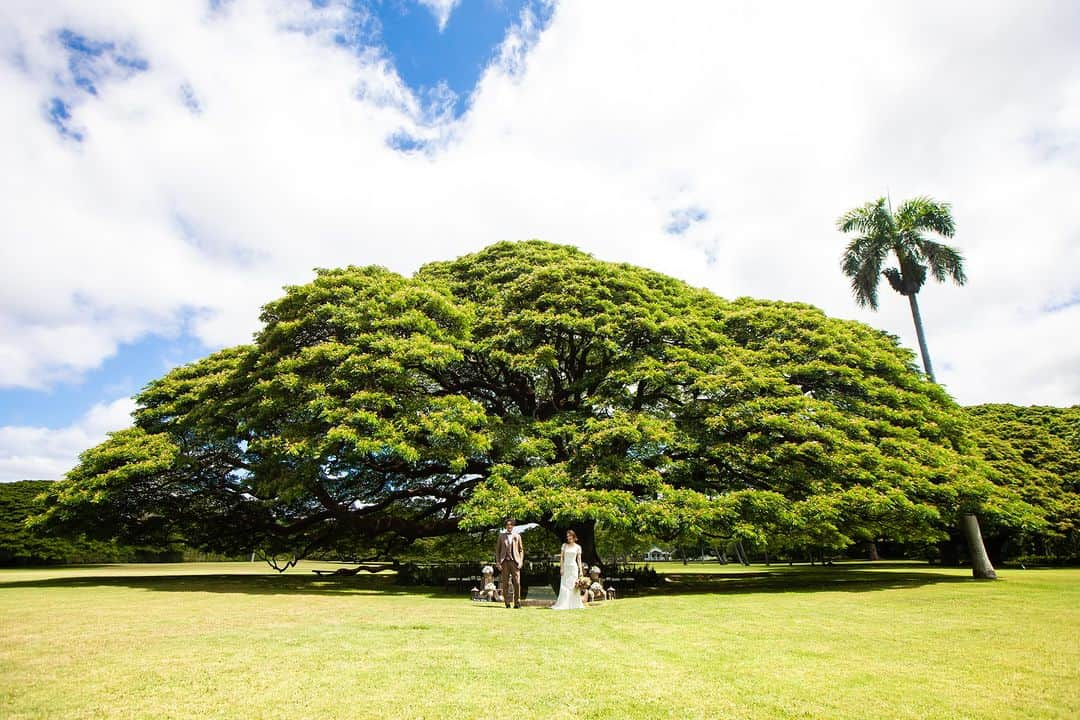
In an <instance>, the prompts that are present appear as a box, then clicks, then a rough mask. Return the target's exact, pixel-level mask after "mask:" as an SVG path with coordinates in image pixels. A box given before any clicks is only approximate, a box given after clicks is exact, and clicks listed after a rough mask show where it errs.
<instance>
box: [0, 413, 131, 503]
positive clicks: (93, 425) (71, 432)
mask: <svg viewBox="0 0 1080 720" xmlns="http://www.w3.org/2000/svg"><path fill="white" fill-rule="evenodd" d="M134 409H135V403H134V402H133V401H132V400H131V399H130V398H120V399H119V400H114V401H113V402H111V403H107V404H98V405H95V406H93V407H92V408H90V410H89V411H88V412H87V413H86V414H85V415H83V416H82V417H81V418H79V420H78V421H77V422H75V423H74V424H72V425H70V426H68V427H65V428H59V429H53V428H45V427H21V426H13V425H7V426H3V427H0V482H10V481H13V480H59V479H60V478H62V477H63V476H64V474H65V473H67V471H68V470H71V469H72V468H73V467H74V466H75V463H76V462H77V458H78V455H79V453H81V452H82V451H83V450H85V449H86V448H89V447H92V446H94V445H97V444H98V443H100V442H101V441H102V440H104V439H105V435H106V433H109V432H112V431H114V430H122V429H123V428H125V427H128V426H130V425H131V412H132V411H133V410H134Z"/></svg>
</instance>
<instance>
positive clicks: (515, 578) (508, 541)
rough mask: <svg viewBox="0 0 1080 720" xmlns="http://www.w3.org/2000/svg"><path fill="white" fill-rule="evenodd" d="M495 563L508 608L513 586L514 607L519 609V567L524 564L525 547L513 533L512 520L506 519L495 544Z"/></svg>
mask: <svg viewBox="0 0 1080 720" xmlns="http://www.w3.org/2000/svg"><path fill="white" fill-rule="evenodd" d="M495 563H496V564H497V565H498V566H499V568H500V569H501V571H502V593H503V601H504V602H505V603H506V607H508V608H509V607H510V586H511V584H512V585H513V586H514V607H516V608H519V607H521V566H522V565H524V564H525V546H524V545H522V544H521V535H519V534H517V533H516V532H514V520H513V519H512V518H506V527H505V528H504V529H503V532H501V533H499V540H498V542H496V543H495Z"/></svg>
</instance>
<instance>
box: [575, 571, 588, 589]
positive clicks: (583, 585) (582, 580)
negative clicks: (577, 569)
mask: <svg viewBox="0 0 1080 720" xmlns="http://www.w3.org/2000/svg"><path fill="white" fill-rule="evenodd" d="M591 584H592V580H590V579H589V578H587V577H585V576H584V575H583V576H581V577H579V578H578V579H577V582H575V583H574V587H575V588H577V590H578V592H585V591H586V590H588V589H589V586H590V585H591Z"/></svg>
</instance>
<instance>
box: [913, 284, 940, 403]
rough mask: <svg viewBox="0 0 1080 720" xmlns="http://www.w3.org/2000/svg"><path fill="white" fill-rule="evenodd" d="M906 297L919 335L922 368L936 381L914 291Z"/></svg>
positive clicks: (916, 332) (932, 380) (931, 379)
mask: <svg viewBox="0 0 1080 720" xmlns="http://www.w3.org/2000/svg"><path fill="white" fill-rule="evenodd" d="M907 299H908V303H909V304H910V305H911V317H912V319H913V320H914V321H915V334H916V335H918V337H919V352H921V353H922V364H923V370H925V371H926V376H927V377H929V378H930V382H935V383H936V382H937V380H936V379H935V378H934V366H933V365H931V364H930V351H929V350H927V349H926V333H925V332H923V326H922V315H921V314H919V301H918V300H916V299H915V293H911V294H910V295H908V296H907Z"/></svg>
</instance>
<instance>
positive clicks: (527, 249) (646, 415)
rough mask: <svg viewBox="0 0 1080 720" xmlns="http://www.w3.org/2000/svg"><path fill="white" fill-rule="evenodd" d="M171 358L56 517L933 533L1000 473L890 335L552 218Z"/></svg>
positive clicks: (92, 530)
mask: <svg viewBox="0 0 1080 720" xmlns="http://www.w3.org/2000/svg"><path fill="white" fill-rule="evenodd" d="M262 321H263V323H264V326H263V329H262V330H261V331H260V332H259V333H258V334H257V335H256V337H255V338H254V342H253V343H252V344H251V345H245V346H240V347H236V348H230V349H227V350H223V351H221V352H218V353H215V354H213V355H211V356H209V357H207V358H205V359H203V360H201V361H198V362H195V363H192V364H190V365H187V366H184V367H181V368H177V369H176V370H173V371H172V372H170V373H169V374H167V375H166V376H165V377H163V378H161V379H160V380H157V381H155V382H152V383H150V385H148V386H147V387H146V388H145V390H144V391H143V392H142V393H141V394H140V395H139V396H138V397H137V401H138V408H139V409H138V410H137V412H136V418H135V419H136V422H135V427H134V428H132V429H130V430H125V431H122V432H119V433H114V434H113V435H112V436H111V437H110V438H109V439H108V440H106V441H105V442H104V443H103V444H101V445H100V446H98V447H96V448H92V449H90V450H87V451H86V452H85V453H84V454H83V455H82V457H81V459H80V464H79V466H78V467H77V468H75V469H74V470H73V471H72V472H71V473H70V474H69V476H68V479H67V480H66V481H64V482H62V483H60V484H58V486H57V487H56V489H55V490H54V491H53V492H52V493H51V494H50V496H49V497H48V498H47V502H46V504H47V507H46V510H45V512H44V513H43V515H42V516H41V517H40V518H39V520H38V522H39V524H41V525H44V526H46V527H53V528H60V529H65V530H67V531H76V532H81V533H87V534H91V535H97V536H108V537H120V538H124V539H128V540H130V539H134V538H138V537H141V536H153V537H156V538H160V537H162V536H167V535H170V534H172V535H174V536H181V537H183V538H184V539H185V540H186V541H187V542H188V543H189V544H193V545H196V546H198V547H205V548H208V549H213V550H218V551H231V552H249V551H258V552H262V553H264V555H265V556H267V557H275V556H280V555H282V554H286V555H288V556H289V557H302V556H304V555H306V554H309V553H311V552H313V551H316V550H320V549H327V548H333V547H339V546H341V545H342V544H343V543H351V544H354V545H355V544H362V545H365V546H366V547H369V548H372V549H374V550H375V551H376V552H378V553H381V554H383V555H392V554H393V552H394V550H395V548H400V547H402V546H403V545H407V544H408V543H409V542H411V541H413V540H415V539H417V538H422V537H430V536H438V535H446V534H449V533H453V532H456V531H459V530H473V529H482V528H489V527H495V526H498V525H500V524H501V520H502V518H503V517H505V516H508V515H512V516H514V517H515V518H517V520H518V521H519V522H525V521H534V522H538V523H540V524H541V525H542V526H544V527H546V528H548V529H550V530H552V531H554V532H556V533H558V534H560V535H561V534H562V532H563V531H564V530H565V529H567V528H574V529H575V530H576V531H577V533H578V536H579V538H580V539H581V540H582V541H583V545H584V547H585V554H586V559H587V561H588V562H590V563H596V562H599V558H598V557H597V554H596V551H595V543H594V538H595V536H594V533H595V529H596V527H597V525H598V524H600V525H601V526H602V527H609V528H618V529H620V530H621V531H627V532H631V533H634V532H641V533H649V534H652V535H656V536H660V537H670V538H681V537H693V536H697V537H709V536H713V537H718V538H732V539H745V538H750V539H754V540H755V541H756V542H758V543H763V544H765V545H767V546H769V547H773V548H777V549H781V548H785V547H807V546H813V547H818V548H823V547H829V548H841V547H844V546H845V545H848V544H850V543H853V542H856V541H870V540H873V539H875V538H880V537H888V538H891V539H896V540H902V541H909V542H910V541H926V542H932V541H936V540H939V539H941V538H942V537H944V536H945V533H946V529H947V528H948V527H949V526H950V525H952V524H953V523H954V522H955V521H956V519H957V518H958V517H960V516H961V515H962V514H963V513H966V512H971V511H973V510H976V509H978V508H979V507H980V506H981V505H982V504H984V503H986V502H988V501H989V500H990V499H991V498H992V497H994V496H995V494H1000V493H1001V492H1004V491H1003V490H1001V489H1000V488H996V487H995V486H994V485H993V484H992V483H990V482H988V481H987V480H986V479H985V477H984V476H985V467H984V465H983V464H982V462H981V460H980V459H979V456H978V454H977V452H976V451H975V450H974V449H973V445H972V444H971V441H970V440H969V439H968V431H967V429H966V426H965V416H964V414H963V413H962V412H961V411H960V409H959V408H958V407H957V406H956V405H955V404H954V403H953V402H952V401H951V399H950V398H949V397H948V396H946V395H945V394H944V392H943V391H942V390H941V389H940V388H938V387H937V386H936V385H934V384H933V383H930V382H927V381H925V380H924V379H923V378H922V377H921V376H920V375H919V373H918V372H917V371H916V369H915V368H914V366H913V364H912V360H913V356H912V355H911V353H909V352H908V351H906V350H903V349H901V348H900V347H899V346H898V344H897V342H896V340H895V338H892V337H890V336H887V335H885V334H883V333H881V332H878V331H875V330H872V329H871V328H869V327H866V326H864V325H861V324H858V323H853V322H846V321H839V320H834V319H830V318H827V317H826V316H825V315H824V314H823V313H821V312H820V311H819V310H817V309H815V308H812V307H810V306H806V305H800V304H790V303H778V302H763V301H754V300H746V299H742V300H738V301H734V302H729V301H726V300H723V299H721V298H719V297H717V296H716V295H714V294H712V293H710V292H708V291H705V290H699V289H695V288H691V287H689V286H687V285H686V284H684V283H682V282H680V281H678V280H675V279H672V278H670V277H666V276H664V275H661V274H659V273H655V272H652V271H649V270H645V269H642V268H638V267H633V266H629V265H618V264H612V263H606V262H601V261H598V260H596V259H594V258H592V257H591V256H589V255H587V254H584V253H582V252H580V251H578V250H576V249H574V248H571V247H566V246H559V245H553V244H549V243H544V242H539V241H529V242H521V243H500V244H497V245H493V246H491V247H489V248H487V249H485V250H483V251H481V252H479V253H476V254H473V255H468V256H465V257H462V258H460V259H458V260H455V261H451V262H438V263H432V264H429V265H427V266H425V267H423V268H421V269H420V271H418V272H417V273H416V274H415V276H413V277H412V278H405V277H402V276H400V275H397V274H394V273H392V272H389V271H387V270H385V269H380V268H371V267H368V268H357V267H349V268H344V269H338V270H320V271H318V273H317V276H316V278H315V279H314V280H313V281H312V282H311V283H309V284H307V285H303V286H298V287H290V288H287V290H286V293H285V296H284V297H282V298H281V299H279V300H276V301H274V302H271V303H270V304H268V305H267V306H266V307H265V308H264V310H263V313H262Z"/></svg>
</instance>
